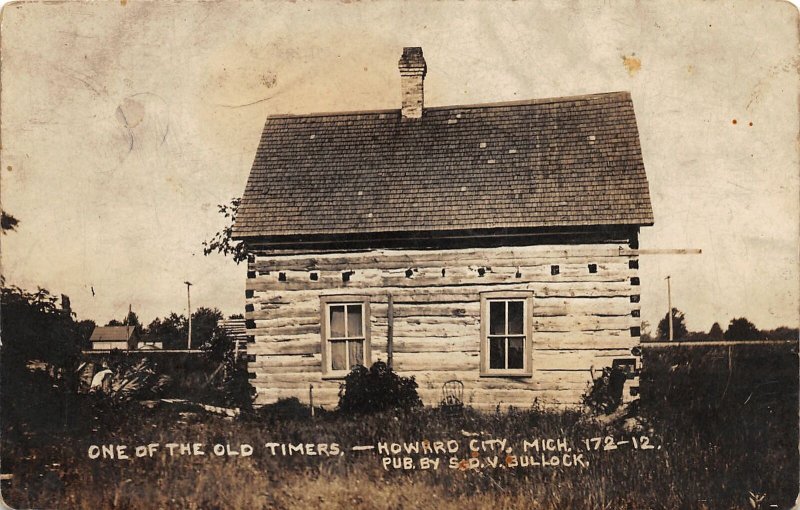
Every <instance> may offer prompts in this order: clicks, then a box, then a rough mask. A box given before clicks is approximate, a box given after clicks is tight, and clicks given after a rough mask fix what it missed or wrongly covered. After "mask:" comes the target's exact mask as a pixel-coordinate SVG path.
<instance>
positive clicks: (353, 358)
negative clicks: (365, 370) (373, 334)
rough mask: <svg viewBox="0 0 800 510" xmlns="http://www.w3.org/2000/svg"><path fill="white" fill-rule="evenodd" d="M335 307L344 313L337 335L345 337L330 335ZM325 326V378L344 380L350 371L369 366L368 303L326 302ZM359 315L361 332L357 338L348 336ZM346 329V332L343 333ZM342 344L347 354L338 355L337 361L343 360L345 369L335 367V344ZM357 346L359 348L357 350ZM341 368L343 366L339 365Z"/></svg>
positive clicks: (323, 308)
mask: <svg viewBox="0 0 800 510" xmlns="http://www.w3.org/2000/svg"><path fill="white" fill-rule="evenodd" d="M336 308H339V309H340V310H341V311H340V313H341V314H342V316H341V321H342V324H340V326H341V327H340V328H338V327H337V329H340V331H338V332H337V333H339V334H344V335H345V336H331V333H332V329H331V314H332V311H333V310H335V309H336ZM322 310H323V314H324V316H323V317H322V319H323V325H324V327H325V330H324V334H323V338H322V340H323V342H324V344H323V349H324V350H323V354H324V355H325V363H324V365H323V375H324V374H328V375H332V376H336V377H341V376H342V375H345V374H347V373H349V372H350V370H351V369H352V368H353V367H354V366H355V365H356V364H361V365H366V364H367V363H368V362H369V356H370V354H369V351H370V348H369V330H368V328H369V322H368V318H367V315H368V311H369V307H368V302H367V301H349V300H347V301H345V300H342V301H323V307H322ZM356 314H358V315H360V323H356V324H358V328H359V329H360V331H357V332H354V333H359V334H358V335H357V336H355V334H354V336H349V335H350V333H351V331H350V330H351V327H352V326H353V325H354V324H351V321H352V319H353V315H356ZM342 330H343V331H342ZM336 343H340V344H343V346H344V352H343V353H342V352H340V353H339V358H337V361H344V368H334V363H335V361H334V355H333V354H334V352H333V349H334V344H336ZM356 344H358V345H359V346H360V348H359V347H354V346H355V345H356ZM359 350H360V357H361V360H360V363H357V359H358V356H359V352H358V351H359ZM340 365H341V363H340Z"/></svg>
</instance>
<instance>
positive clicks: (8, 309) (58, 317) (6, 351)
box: [2, 286, 81, 368]
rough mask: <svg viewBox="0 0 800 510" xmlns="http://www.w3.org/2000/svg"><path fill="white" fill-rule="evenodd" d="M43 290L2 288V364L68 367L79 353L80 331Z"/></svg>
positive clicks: (55, 299) (54, 299)
mask: <svg viewBox="0 0 800 510" xmlns="http://www.w3.org/2000/svg"><path fill="white" fill-rule="evenodd" d="M56 301H57V298H56V297H55V296H53V295H51V294H50V293H49V292H48V291H47V290H46V289H42V288H39V289H38V290H37V291H36V292H27V291H24V290H22V289H20V288H19V287H15V286H11V287H3V289H2V309H3V313H2V331H3V345H2V354H3V365H4V366H8V365H9V364H12V365H13V364H14V363H16V362H20V363H23V365H24V362H27V361H31V360H38V361H43V362H45V363H50V364H52V365H55V366H57V367H62V368H64V367H68V366H69V365H70V364H71V363H73V362H74V361H75V360H76V359H77V356H78V354H79V350H80V345H81V331H80V330H79V328H78V325H77V324H76V323H75V321H74V320H73V318H72V316H71V315H70V314H66V313H62V312H61V310H59V309H58V307H57V306H56Z"/></svg>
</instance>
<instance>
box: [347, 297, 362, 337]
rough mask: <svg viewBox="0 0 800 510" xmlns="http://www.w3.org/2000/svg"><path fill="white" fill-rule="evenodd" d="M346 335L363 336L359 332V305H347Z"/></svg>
mask: <svg viewBox="0 0 800 510" xmlns="http://www.w3.org/2000/svg"><path fill="white" fill-rule="evenodd" d="M347 336H348V337H350V338H352V337H359V336H364V334H363V333H362V332H361V305H347Z"/></svg>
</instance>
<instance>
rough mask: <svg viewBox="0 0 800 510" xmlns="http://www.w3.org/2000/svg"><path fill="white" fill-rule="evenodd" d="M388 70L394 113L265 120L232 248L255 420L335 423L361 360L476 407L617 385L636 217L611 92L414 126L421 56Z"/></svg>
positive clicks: (640, 199) (407, 55) (617, 100)
mask: <svg viewBox="0 0 800 510" xmlns="http://www.w3.org/2000/svg"><path fill="white" fill-rule="evenodd" d="M399 71H400V83H401V95H402V107H401V108H400V109H395V110H379V111H358V112H345V113H328V114H308V115H272V116H270V117H269V118H268V119H267V122H266V125H265V126H264V130H263V133H262V136H261V142H260V145H259V147H258V150H257V152H256V155H255V161H254V163H253V166H252V170H251V172H250V177H249V179H248V182H247V186H246V188H245V191H244V195H243V198H242V202H241V205H240V207H239V210H238V216H237V218H236V223H235V225H234V230H233V234H234V238H236V239H240V240H244V241H245V242H246V245H247V247H248V253H249V260H248V273H247V284H246V308H245V311H246V314H245V318H246V319H247V328H248V334H249V335H251V336H252V337H253V340H254V342H253V343H251V344H250V345H249V346H248V353H249V355H250V356H251V361H252V363H251V366H250V370H251V372H253V373H254V379H253V383H254V385H255V386H256V388H257V391H258V396H257V400H256V403H269V402H274V401H276V400H278V399H280V398H285V397H298V398H300V399H304V400H305V399H307V398H308V392H309V391H308V390H309V385H313V386H314V390H313V392H314V401H315V403H320V404H327V405H335V404H336V402H337V395H338V391H339V384H340V383H341V382H342V380H343V378H344V376H345V375H346V374H347V373H348V372H349V370H350V369H351V368H353V367H354V366H355V365H366V366H369V365H370V364H371V363H373V362H375V361H377V360H383V361H386V362H388V363H389V364H390V365H392V366H393V368H394V369H395V370H396V371H397V372H398V373H399V374H401V375H404V376H415V377H416V379H417V382H418V383H419V392H420V396H421V397H422V398H423V401H424V402H425V403H427V404H436V403H437V402H438V401H439V400H440V398H441V395H442V387H443V384H444V383H445V382H447V381H449V380H452V379H456V380H459V381H461V382H462V383H463V384H464V393H463V395H464V400H465V403H467V404H471V405H473V406H475V407H484V408H494V407H495V406H497V405H515V406H530V405H531V404H532V403H533V402H534V401H538V402H539V403H542V404H549V405H555V406H571V405H575V404H577V403H579V402H580V399H581V395H582V394H583V393H584V392H585V391H586V388H587V384H588V383H590V382H591V381H592V378H593V377H598V376H599V374H601V373H602V368H604V367H610V366H612V365H618V366H620V367H625V368H626V369H628V370H630V371H631V376H632V375H633V373H635V371H634V370H631V369H633V368H635V366H636V364H637V354H636V353H638V349H634V347H635V346H636V345H638V343H639V336H640V330H641V319H640V305H639V288H640V287H639V284H640V280H639V278H640V277H639V271H638V268H639V261H638V251H637V250H638V247H639V240H638V239H639V229H640V227H642V226H648V225H652V224H653V211H652V208H651V204H650V195H649V189H648V183H647V177H646V175H645V168H644V163H643V160H642V153H641V149H640V146H639V133H638V129H637V126H636V118H635V115H634V109H633V102H632V100H631V96H630V94H629V93H627V92H611V93H602V94H593V95H585V96H577V97H557V98H549V99H535V100H529V101H519V102H513V103H488V104H478V105H465V106H440V107H432V108H429V107H425V105H424V87H423V80H424V78H425V75H426V73H427V65H426V63H425V59H424V58H423V55H422V50H421V49H420V48H405V49H404V50H403V54H402V57H401V59H400V62H399ZM627 393H629V392H627V391H626V394H627Z"/></svg>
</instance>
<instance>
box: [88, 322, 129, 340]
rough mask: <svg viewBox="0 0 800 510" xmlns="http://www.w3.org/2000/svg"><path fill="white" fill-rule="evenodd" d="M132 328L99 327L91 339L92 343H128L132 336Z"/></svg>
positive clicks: (95, 329) (93, 332)
mask: <svg viewBox="0 0 800 510" xmlns="http://www.w3.org/2000/svg"><path fill="white" fill-rule="evenodd" d="M134 329H135V328H133V327H132V326H131V327H128V326H98V327H96V328H94V330H93V331H92V336H91V337H90V338H89V340H90V341H92V342H127V341H128V340H129V339H130V338H131V337H132V336H133V332H134Z"/></svg>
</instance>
